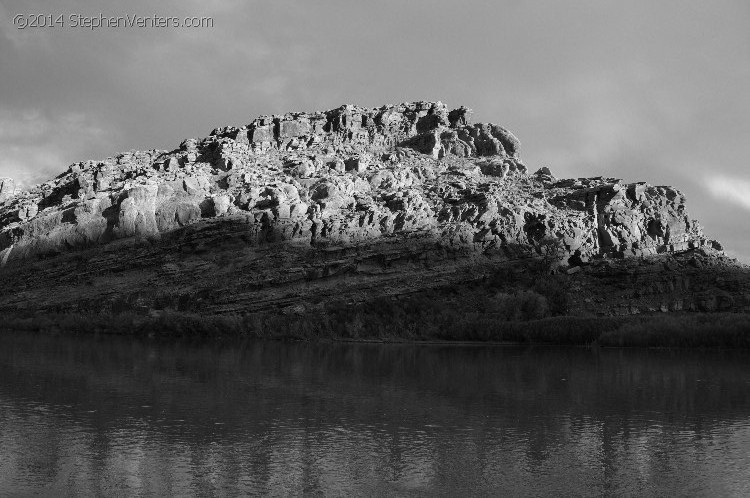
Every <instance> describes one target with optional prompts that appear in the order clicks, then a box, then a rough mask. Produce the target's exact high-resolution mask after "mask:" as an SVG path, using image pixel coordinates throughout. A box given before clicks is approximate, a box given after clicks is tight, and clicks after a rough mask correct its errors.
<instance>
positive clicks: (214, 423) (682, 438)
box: [0, 334, 750, 495]
mask: <svg viewBox="0 0 750 498" xmlns="http://www.w3.org/2000/svg"><path fill="white" fill-rule="evenodd" d="M747 364H748V354H747V353H745V352H715V351H714V352H709V351H703V352H701V351H680V352H670V351H648V350H640V351H638V350H601V351H591V350H586V349H563V348H546V349H545V348H534V349H528V348H497V347H496V348H487V347H474V346H472V347H453V346H451V347H440V346H403V345H368V344H359V345H358V344H319V345H314V344H284V343H274V342H247V343H242V344H220V343H206V344H188V343H179V344H174V343H169V344H166V343H165V344H159V343H153V342H142V341H137V340H130V339H124V338H111V337H107V338H94V337H48V336H44V335H33V334H20V335H7V334H6V335H4V336H0V494H27V493H37V492H41V493H45V494H61V493H62V494H76V495H78V494H83V495H91V494H104V495H111V494H122V493H126V494H133V493H143V494H148V495H186V494H187V495H191V494H198V495H237V494H258V493H266V494H282V495H283V494H303V493H307V494H325V495H331V494H333V495H362V494H365V495H373V494H375V495H378V494H381V495H414V494H417V495H419V494H425V495H434V494H445V495H457V494H466V493H470V494H488V493H492V492H497V491H505V492H506V493H509V494H513V495H539V494H566V495H570V494H575V495H601V494H608V493H615V494H641V495H643V494H646V495H665V494H669V495H672V494H675V493H677V494H721V495H743V494H745V495H746V494H748V493H750V473H749V471H748V470H747V469H749V468H750V456H749V455H748V448H750V424H749V423H748V420H749V416H750V391H748V383H749V382H750V369H749V368H748V367H747Z"/></svg>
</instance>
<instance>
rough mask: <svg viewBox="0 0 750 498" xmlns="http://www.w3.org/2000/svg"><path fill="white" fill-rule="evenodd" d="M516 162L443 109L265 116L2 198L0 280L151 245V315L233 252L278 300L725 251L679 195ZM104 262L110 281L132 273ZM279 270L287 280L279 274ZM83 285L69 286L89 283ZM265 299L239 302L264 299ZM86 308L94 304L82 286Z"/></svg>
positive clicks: (0, 190) (514, 146) (495, 132)
mask: <svg viewBox="0 0 750 498" xmlns="http://www.w3.org/2000/svg"><path fill="white" fill-rule="evenodd" d="M520 152H521V151H520V142H519V140H518V139H517V138H516V137H515V136H514V135H513V134H512V133H511V132H510V131H508V130H507V129H505V128H503V127H501V126H498V125H495V124H477V123H472V122H471V111H470V110H469V109H466V108H464V107H461V108H458V109H454V110H449V109H448V108H447V107H446V106H445V105H444V104H442V103H441V102H416V103H405V104H400V105H392V106H383V107H379V108H374V109H365V108H361V107H356V106H352V105H345V106H342V107H339V108H337V109H333V110H330V111H326V112H315V113H290V114H284V115H275V116H261V117H259V118H257V119H255V120H253V121H252V122H251V123H250V124H248V125H245V126H241V127H225V128H218V129H215V130H214V131H213V132H211V134H210V135H209V136H208V137H206V138H202V139H189V140H185V141H184V142H182V144H180V146H179V147H178V148H176V149H174V150H171V151H166V150H150V151H130V152H126V153H122V154H118V155H116V156H114V157H110V158H107V159H104V160H100V161H85V162H80V163H76V164H73V165H71V166H70V167H69V168H68V170H67V171H66V172H64V173H63V174H61V175H59V176H58V177H56V178H55V179H53V180H50V181H48V182H46V183H43V184H41V185H37V186H35V187H33V188H31V189H29V190H25V191H22V192H14V189H13V183H12V182H11V181H9V180H6V179H2V180H0V264H1V265H2V266H3V267H4V268H5V269H4V271H5V272H6V279H9V278H11V276H12V275H15V276H16V277H14V278H17V281H18V282H22V281H24V278H25V277H24V275H27V274H28V271H30V270H28V271H27V270H22V268H31V267H33V265H35V264H38V263H37V262H39V261H43V262H44V261H49V260H50V258H54V257H57V256H60V255H63V254H69V253H75V252H76V251H79V252H80V251H84V252H85V251H90V250H92V248H94V249H96V248H100V249H97V251H98V252H95V253H94V254H97V255H98V256H96V257H93V259H88V260H87V265H88V266H89V267H97V265H96V264H95V263H94V261H95V260H97V258H101V257H104V256H102V255H106V258H105V259H107V258H110V256H108V255H110V254H119V255H120V256H119V257H120V258H121V259H120V263H121V264H124V263H122V261H126V260H127V259H128V258H129V257H134V256H133V253H132V251H131V249H127V248H124V247H130V246H123V245H122V244H123V243H127V244H131V243H133V244H138V247H140V248H141V249H139V251H147V252H148V254H149V255H150V256H148V257H149V258H152V261H151V263H149V264H150V265H152V268H151V270H149V271H151V274H148V275H146V276H142V278H141V282H140V284H138V285H141V284H143V283H144V282H147V281H148V282H149V284H148V285H150V286H152V287H154V288H161V290H157V291H154V292H155V294H154V295H153V296H152V297H151V298H149V299H151V301H149V303H150V304H149V303H147V304H146V305H145V306H147V307H153V306H154V304H153V303H154V302H155V301H154V300H158V299H157V297H158V296H162V297H163V296H164V295H165V293H167V294H170V295H173V294H174V292H173V291H174V288H175V285H176V284H174V282H172V283H168V282H169V276H170V275H174V274H178V273H180V274H185V271H186V270H185V268H184V265H185V260H184V258H183V260H180V257H179V251H181V250H184V247H185V245H186V244H187V245H190V244H194V243H197V242H195V241H196V240H199V241H200V242H199V244H200V245H201V247H205V251H208V252H211V250H212V247H213V248H215V250H216V254H219V253H221V252H222V251H225V250H226V247H225V245H224V244H225V242H226V241H228V240H231V241H234V242H232V243H233V244H234V243H235V242H237V241H240V242H237V243H238V244H239V246H238V245H236V244H235V245H234V246H232V247H234V249H233V251H234V252H233V253H232V254H235V256H232V257H233V258H235V259H233V261H235V262H237V264H240V263H239V261H240V260H241V261H242V263H241V265H244V264H246V263H247V261H249V260H248V259H247V258H251V259H252V258H255V259H254V260H253V261H255V263H254V264H253V266H252V268H250V267H247V268H245V267H243V268H244V270H242V271H246V272H255V273H254V275H260V274H262V273H263V272H266V273H267V275H266V277H267V278H266V279H265V283H266V284H268V283H269V282H274V283H276V284H278V283H280V282H287V283H288V282H292V281H296V280H306V281H309V280H310V279H314V278H317V277H322V276H328V275H331V274H332V273H331V272H332V271H333V272H334V273H335V270H332V269H331V268H330V265H327V266H326V265H322V266H321V265H320V264H318V263H319V261H318V263H315V264H313V263H312V261H317V260H319V259H320V257H321V255H322V254H333V253H335V252H336V251H338V252H336V253H337V254H343V255H344V256H342V259H341V261H340V266H341V265H343V267H347V265H349V267H350V266H351V265H352V264H353V265H354V267H356V268H358V269H359V270H361V269H362V267H363V266H362V261H364V260H368V261H375V260H377V261H381V262H382V261H386V260H388V258H400V257H402V256H403V255H404V254H409V255H410V256H409V258H408V259H410V260H413V259H414V258H415V257H418V258H423V259H424V258H426V259H427V260H430V259H432V260H433V261H432V262H433V263H434V264H435V265H438V264H442V263H441V262H446V261H454V263H455V261H456V258H457V257H458V256H455V255H456V254H459V255H460V258H463V259H461V261H462V263H455V264H454V263H451V265H452V266H451V265H447V266H445V268H448V270H446V272H448V273H450V272H451V271H453V272H455V271H458V270H457V269H459V268H463V267H466V268H478V267H480V266H481V264H478V263H477V262H478V261H480V260H481V261H514V260H517V259H519V258H528V257H542V256H544V254H543V253H544V251H545V247H548V246H549V244H550V241H556V242H554V244H553V245H554V246H555V247H559V249H560V250H559V251H556V253H555V258H556V259H557V260H559V263H560V264H561V265H563V266H565V265H569V264H574V265H575V264H582V263H584V262H586V261H590V260H592V259H597V258H603V257H607V258H611V257H615V258H628V257H642V256H650V255H656V254H670V253H675V252H679V251H685V250H688V249H697V248H702V249H705V250H712V251H717V250H718V251H720V250H721V246H720V245H719V244H718V242H715V241H711V240H708V239H706V237H704V235H703V233H702V230H701V227H700V225H699V224H698V223H697V222H696V221H695V220H691V219H690V217H689V215H688V213H687V210H686V206H685V197H684V196H683V195H682V193H680V192H679V191H678V190H676V189H674V188H672V187H658V186H651V185H647V184H645V183H630V184H628V183H624V182H622V181H621V180H618V179H615V178H602V177H597V178H580V179H557V178H555V177H554V176H553V175H552V173H551V172H550V169H549V168H547V167H542V168H539V170H538V171H536V173H534V174H529V173H528V171H527V167H526V166H525V165H524V163H523V161H522V160H521V157H520ZM414 241H418V243H417V242H414ZM144 244H145V245H144ZM191 247H192V246H191ZM263 247H275V248H277V250H278V251H281V252H280V253H279V254H281V253H284V251H289V250H292V249H295V250H297V252H296V253H295V254H296V255H295V256H294V258H291V257H290V258H291V259H293V261H292V260H291V259H290V260H288V261H276V260H274V257H275V255H274V254H270V253H269V254H266V255H265V256H263V257H262V258H265V259H263V260H262V261H261V260H258V258H261V257H260V256H257V252H256V253H253V254H254V255H253V256H249V255H248V254H247V253H242V251H248V250H249V249H248V248H254V249H252V250H253V251H257V250H259V248H263ZM144 248H148V249H144ZM180 248H182V249H180ZM175 251H177V254H175ZM238 251H239V252H238ZM305 251H307V252H305ZM310 251H312V252H310ZM347 251H348V252H347ZM352 251H355V252H358V253H359V256H357V257H352V256H351V254H352ZM416 253H419V254H421V256H415V254H416ZM86 254H90V253H86ZM238 254H245V256H243V257H245V259H241V258H239V256H236V255H238ZM449 254H452V255H453V256H449ZM144 257H145V256H144ZM227 257H228V256H227ZM237 258H239V259H237ZM262 258H261V259H262ZM316 258H317V259H316ZM483 258H484V259H483ZM188 259H189V258H188ZM107 260H108V261H110V264H109V266H107V267H106V268H105V267H99V268H100V270H101V271H105V272H106V270H107V269H109V270H112V267H113V266H112V265H114V266H117V264H118V263H117V261H112V260H111V259H107ZM379 264H380V263H379ZM132 265H136V266H137V264H136V263H134V262H133V261H131V266H132ZM153 265H156V266H153ZM181 265H182V266H181ZM264 265H265V266H264ZM275 265H284V266H285V272H286V273H284V272H281V271H280V269H278V268H277V269H278V270H279V271H275V270H274V271H271V270H270V269H273V268H275ZM461 265H464V266H461ZM365 266H366V265H365ZM387 266H388V265H387V263H383V267H387ZM146 267H148V265H146ZM259 268H260V270H259ZM321 268H327V269H323V270H321ZM450 268H452V269H450ZM11 269H13V272H15V273H12V275H11V274H9V273H7V272H8V271H11ZM60 271H62V270H60ZM76 271H77V270H76ZM76 271H74V270H70V274H71V275H72V274H77V275H80V274H81V272H80V271H78V273H76ZM86 271H87V272H90V271H91V270H90V268H89V269H87V270H86ZM122 271H125V270H124V269H123V270H122ZM143 271H145V272H146V273H148V271H147V270H143ZM207 271H208V270H207ZM24 272H26V273H24ZM321 272H322V273H321ZM188 273H189V272H188ZM209 273H210V272H209ZM319 273H320V274H319ZM444 273H445V272H444ZM282 274H283V275H282ZM144 275H145V274H144ZM154 275H157V276H159V275H160V277H158V278H156V277H154ZM164 275H166V276H164ZM193 275H195V274H193ZM206 275H208V274H205V275H203V276H204V277H205V276H206ZM236 275H237V278H238V279H239V280H242V278H245V277H247V275H245V277H242V276H241V275H240V274H236ZM316 276H317V277H316ZM60 278H62V277H60ZM139 278H140V277H139ZM247 278H249V277H247ZM251 280H252V279H251ZM112 282H114V280H110V283H109V285H110V287H111V288H114V287H113V286H114V284H113V283H112ZM165 282H167V283H165ZM193 284H194V282H193ZM138 285H135V287H138ZM185 285H187V284H185ZM102 286H106V285H105V284H102ZM160 286H161V287H160ZM214 287H215V286H214ZM251 287H252V286H250V287H247V286H246V287H243V289H244V290H242V292H245V293H252V289H251ZM354 287H356V286H354ZM258 288H260V287H258ZM99 290H101V288H99ZM75 292H77V293H84V294H85V292H84V291H83V290H81V288H80V286H79V287H76V290H75ZM111 292H112V293H113V294H112V295H111V296H110V297H111V299H109V300H107V299H104V301H106V302H107V303H109V304H107V305H106V306H105V305H104V304H102V305H101V306H100V307H99V308H107V307H108V306H109V307H111V306H113V305H112V303H113V302H114V301H116V300H117V299H121V298H122V295H124V294H127V292H131V291H130V290H128V291H127V292H126V291H125V290H122V291H117V292H119V293H120V294H118V296H119V297H117V296H114V294H116V292H115V291H111ZM134 292H135V291H134ZM140 292H142V290H141V291H140ZM191 292H192V291H191ZM232 292H240V291H239V290H236V289H235V290H234V291H232ZM248 295H249V294H248ZM154 296H157V297H154ZM6 297H7V296H6ZM79 297H80V296H79ZM193 297H194V296H193ZM256 298H257V295H256ZM23 299H27V300H28V299H32V297H31V295H26V296H25V297H23V296H21V297H19V296H18V295H16V296H15V297H14V298H13V299H10V300H9V299H7V298H6V299H5V301H2V300H0V307H3V306H5V307H6V308H7V307H10V308H14V309H15V308H18V307H23V306H24V304H23ZM77 299H78V298H77ZM91 299H92V300H94V299H95V298H94V297H92V298H91ZM100 299H102V298H101V297H100ZM128 299H129V298H128ZM134 299H136V300H137V298H134ZM170 299H171V298H170ZM175 299H178V300H179V298H175ZM191 299H192V298H191ZM248 299H251V298H249V297H248ZM79 300H80V299H79ZM63 301H64V302H66V303H70V302H71V301H70V300H68V301H65V300H64V299H62V300H60V301H59V302H63ZM256 301H257V299H256ZM292 301H293V300H292ZM292 301H289V302H292ZM3 302H4V303H5V304H3ZM170 302H171V301H170ZM279 302H280V303H281V301H279ZM284 303H287V301H284ZM282 304H283V303H282ZM280 305H281V304H280ZM50 306H51V304H50ZM66 306H68V305H66ZM87 306H88V305H87ZM63 307H64V306H63ZM95 308H96V306H95ZM227 309H228V308H226V307H224V308H221V307H218V308H216V310H214V311H222V310H224V311H226V310H227ZM232 309H233V310H234V311H237V310H238V309H247V308H242V307H241V306H239V307H234V308H232Z"/></svg>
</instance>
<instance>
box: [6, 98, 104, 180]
mask: <svg viewBox="0 0 750 498" xmlns="http://www.w3.org/2000/svg"><path fill="white" fill-rule="evenodd" d="M110 136H112V129H111V126H103V125H101V124H100V123H97V122H96V121H95V120H94V119H93V118H91V117H90V116H88V115H86V114H84V113H80V112H69V113H62V114H59V115H50V114H48V113H45V112H43V111H41V110H39V109H23V110H10V109H3V108H0V150H2V151H3V154H2V155H0V176H8V177H11V178H13V179H14V180H15V181H16V183H17V184H18V185H19V186H21V187H22V188H26V187H30V186H32V185H34V184H36V183H39V182H42V181H46V180H48V179H50V178H51V177H53V176H56V175H57V174H59V173H61V172H62V171H63V170H64V169H65V167H66V166H68V165H69V164H71V163H73V162H76V161H80V160H83V159H86V158H87V157H86V156H87V153H88V151H89V150H91V148H92V144H96V146H97V147H98V146H101V145H105V146H106V144H107V143H108V141H109V137H110Z"/></svg>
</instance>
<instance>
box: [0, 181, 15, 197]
mask: <svg viewBox="0 0 750 498" xmlns="http://www.w3.org/2000/svg"><path fill="white" fill-rule="evenodd" d="M15 189H16V184H15V182H14V181H13V179H12V178H7V177H1V178H0V202H3V201H4V200H5V199H8V198H10V197H12V196H13V194H14V193H15Z"/></svg>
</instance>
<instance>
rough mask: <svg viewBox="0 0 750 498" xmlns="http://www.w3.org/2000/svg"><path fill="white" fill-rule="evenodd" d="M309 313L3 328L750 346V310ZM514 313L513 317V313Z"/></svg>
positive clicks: (113, 318)
mask: <svg viewBox="0 0 750 498" xmlns="http://www.w3.org/2000/svg"><path fill="white" fill-rule="evenodd" d="M351 308H352V307H348V309H345V308H343V307H342V308H340V309H338V310H336V309H333V310H331V309H329V310H326V312H318V313H316V312H312V313H304V314H277V313H255V314H249V315H245V316H240V315H199V314H194V313H181V312H171V311H170V312H163V313H161V314H159V315H158V316H155V315H140V314H135V313H120V314H73V313H65V314H37V315H33V316H20V315H18V316H7V315H5V316H3V321H2V322H3V323H2V325H0V332H4V333H12V332H14V331H28V332H44V333H52V334H60V333H66V334H68V333H72V334H81V333H85V334H92V333H93V334H104V335H107V334H117V335H131V336H139V337H150V338H180V337H183V338H185V337H192V338H257V339H271V340H290V341H321V340H322V341H337V340H344V341H355V342H356V341H362V342H365V341H366V342H385V343H399V342H413V343H420V342H433V343H436V342H437V343H447V344H449V343H454V342H463V343H467V342H468V343H477V344H482V343H492V344H503V343H512V344H528V345H566V346H600V347H666V348H701V347H704V348H717V347H718V348H735V349H745V348H750V314H746V313H687V312H685V313H669V314H648V315H639V316H638V315H637V316H621V317H576V316H553V317H546V318H539V319H533V318H532V319H527V320H523V319H511V320H502V319H498V317H497V316H495V315H494V314H493V313H461V314H459V313H450V312H446V311H443V312H442V313H437V314H433V315H432V316H431V317H425V316H424V315H423V314H422V313H413V314H402V315H401V316H399V315H398V314H390V315H388V316H386V315H384V314H382V308H380V307H377V308H374V307H372V306H361V305H360V306H357V307H355V309H351ZM512 318H513V317H512Z"/></svg>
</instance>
